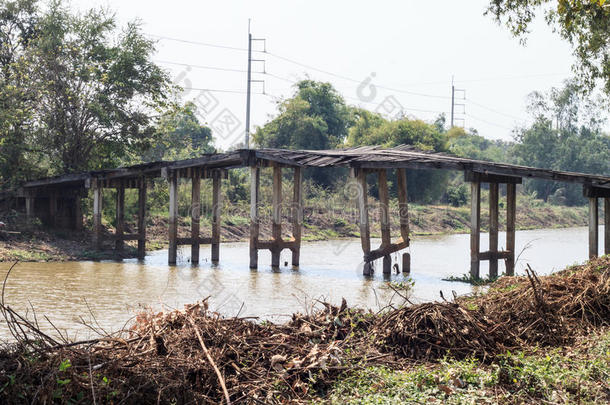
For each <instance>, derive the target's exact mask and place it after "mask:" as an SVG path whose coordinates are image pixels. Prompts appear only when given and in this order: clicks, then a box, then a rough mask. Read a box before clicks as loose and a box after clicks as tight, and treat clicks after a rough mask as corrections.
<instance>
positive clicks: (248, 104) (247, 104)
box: [246, 19, 267, 149]
mask: <svg viewBox="0 0 610 405" xmlns="http://www.w3.org/2000/svg"><path fill="white" fill-rule="evenodd" d="M252 41H263V51H262V52H266V51H267V49H266V48H267V46H266V41H265V40H264V39H261V38H252V33H250V19H248V86H247V91H246V149H250V95H251V89H252V86H251V85H252V82H260V83H263V94H265V81H264V80H252V62H262V63H263V71H262V72H255V73H265V60H264V59H252Z"/></svg>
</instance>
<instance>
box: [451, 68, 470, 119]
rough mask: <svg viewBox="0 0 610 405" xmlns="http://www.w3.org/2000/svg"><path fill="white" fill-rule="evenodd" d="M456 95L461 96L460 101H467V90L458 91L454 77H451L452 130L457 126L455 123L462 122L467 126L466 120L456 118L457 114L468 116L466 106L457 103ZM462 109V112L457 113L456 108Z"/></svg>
mask: <svg viewBox="0 0 610 405" xmlns="http://www.w3.org/2000/svg"><path fill="white" fill-rule="evenodd" d="M455 93H458V94H460V95H461V97H460V98H458V100H463V101H465V100H466V90H465V89H456V88H455V85H454V82H453V76H451V128H453V127H454V126H455V121H462V123H463V124H465V122H464V121H465V120H464V118H456V117H455V116H456V115H457V114H460V115H465V114H466V104H464V103H457V104H456V102H455V100H456V98H455ZM456 106H457V107H462V112H456V111H455V107H456Z"/></svg>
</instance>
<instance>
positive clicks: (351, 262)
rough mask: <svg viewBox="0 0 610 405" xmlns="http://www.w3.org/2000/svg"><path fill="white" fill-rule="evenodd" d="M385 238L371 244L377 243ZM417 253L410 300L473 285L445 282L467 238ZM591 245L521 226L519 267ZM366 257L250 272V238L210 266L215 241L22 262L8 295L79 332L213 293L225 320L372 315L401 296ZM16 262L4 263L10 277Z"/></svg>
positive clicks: (328, 246) (417, 243)
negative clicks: (139, 254) (335, 309)
mask: <svg viewBox="0 0 610 405" xmlns="http://www.w3.org/2000/svg"><path fill="white" fill-rule="evenodd" d="M503 240H504V235H503V234H501V235H500V241H503ZM600 242H601V241H600ZM378 243H379V241H373V245H374V246H375V245H376V244H378ZM501 245H502V242H500V247H501ZM530 245H531V246H530ZM527 246H530V247H529V248H526V247H527ZM524 248H526V249H525V250H524V251H522V250H523V249H524ZM481 249H482V250H485V249H487V237H486V235H483V236H482V239H481ZM410 251H411V257H412V265H411V267H412V272H411V275H410V276H411V277H412V279H413V280H414V281H415V287H414V289H413V291H412V295H411V300H412V301H416V302H417V301H419V302H421V301H429V300H437V299H439V294H440V291H442V292H443V294H444V296H445V297H446V298H449V297H452V294H453V292H455V293H456V294H466V293H469V292H471V291H472V290H471V287H470V286H469V285H467V284H463V283H455V282H454V283H451V282H447V281H443V280H442V279H443V278H445V277H448V276H451V275H461V274H464V273H465V272H466V271H467V270H468V266H469V263H470V258H469V237H468V235H450V236H441V237H420V238H416V239H415V240H414V241H413V242H412V246H411V248H410ZM587 251H588V250H587V230H586V228H571V229H560V230H536V231H521V232H517V253H519V252H521V255H520V259H519V262H518V263H517V271H518V272H519V271H523V268H524V266H525V264H526V263H529V264H531V266H532V267H533V268H534V269H536V270H537V271H539V272H540V273H541V274H545V273H549V272H551V271H553V270H558V269H561V268H563V267H565V266H566V265H569V264H572V263H575V262H582V261H583V260H585V259H586V254H587ZM600 251H601V250H600ZM361 257H362V254H361V250H360V241H359V240H357V239H350V240H336V241H324V242H314V243H305V244H304V245H303V247H302V250H301V264H302V265H301V267H300V268H299V269H293V268H292V267H291V266H287V267H281V268H280V269H279V270H272V269H271V268H270V266H268V265H267V264H268V263H270V262H271V257H270V253H269V252H265V251H262V252H260V253H259V264H260V268H259V269H258V270H250V269H249V268H248V262H249V258H248V246H247V244H246V243H230V244H223V245H222V246H221V263H220V264H219V265H217V266H216V265H212V264H211V263H210V262H209V259H210V251H209V246H204V247H202V251H201V258H202V263H201V264H200V265H198V266H193V265H191V264H190V263H189V261H188V258H189V249H188V248H185V249H183V250H181V251H180V256H179V263H178V265H177V266H173V267H169V266H167V264H166V262H167V252H166V251H158V252H153V253H152V254H150V255H149V256H147V257H146V258H145V260H143V261H138V260H135V259H133V260H125V261H123V262H67V263H20V264H19V265H18V266H17V267H16V268H15V269H14V271H13V273H12V274H11V276H10V279H9V281H8V283H7V289H6V301H7V303H9V304H10V305H11V306H12V307H13V308H15V309H17V310H19V311H21V312H25V311H26V310H28V308H30V305H31V307H33V308H34V309H35V310H36V312H37V313H38V314H40V315H42V314H44V315H47V316H48V317H49V319H51V320H52V321H53V323H54V324H55V325H56V326H57V327H58V328H60V329H61V330H66V331H68V333H69V335H70V336H72V337H74V336H78V337H79V338H85V337H88V336H90V335H91V331H90V330H89V329H87V328H85V327H84V326H83V325H82V324H80V323H81V321H83V320H84V321H85V322H87V323H89V324H94V325H99V328H101V329H104V330H115V329H117V328H120V327H122V326H123V324H124V323H125V322H126V321H127V320H129V319H130V317H132V316H133V315H134V314H135V313H136V312H138V311H140V310H142V308H149V307H150V308H153V309H155V310H159V309H161V308H183V306H184V304H186V303H192V302H195V301H197V300H201V299H204V298H206V297H210V301H209V302H210V305H211V308H212V309H216V310H218V311H219V312H221V313H223V314H225V315H227V316H235V315H238V314H239V315H240V316H257V317H260V319H270V320H274V321H282V320H285V319H286V317H287V316H290V314H292V313H293V312H295V311H306V310H310V309H311V307H312V306H313V305H315V303H316V302H317V300H320V301H330V302H332V303H335V304H339V303H340V302H341V298H345V299H346V300H347V302H348V303H349V304H350V305H352V306H359V307H364V308H370V309H372V310H374V311H377V310H379V309H381V308H383V307H385V306H386V305H388V303H389V302H391V301H392V300H394V302H397V301H398V302H399V299H398V297H397V296H396V295H395V293H394V292H393V291H392V290H391V289H388V288H387V287H386V282H385V281H384V278H383V275H382V274H381V262H379V263H377V265H376V268H377V269H378V270H377V272H376V273H375V275H374V276H373V277H372V278H364V277H363V276H362V267H361V263H360V258H361ZM397 258H398V256H396V258H395V259H397ZM285 261H288V262H290V252H289V251H285V252H283V254H282V257H281V261H280V263H282V264H283V263H284V262H285ZM9 266H10V264H9V263H3V264H1V265H0V269H1V270H2V274H5V273H6V270H7V269H8V267H9ZM503 270H504V268H503V263H500V271H503ZM481 272H482V274H486V272H487V266H486V264H482V266H481ZM391 280H392V281H397V282H407V281H409V278H408V277H406V276H404V275H402V274H399V275H392V276H391ZM30 311H31V310H30ZM40 318H41V317H39V320H41V319H40ZM41 323H42V326H43V328H45V329H46V330H49V329H50V326H49V325H45V324H44V322H41ZM7 335H8V330H7V328H6V325H2V324H0V336H7Z"/></svg>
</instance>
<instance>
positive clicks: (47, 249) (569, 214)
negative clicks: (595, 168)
mask: <svg viewBox="0 0 610 405" xmlns="http://www.w3.org/2000/svg"><path fill="white" fill-rule="evenodd" d="M372 203H373V204H374V203H375V202H374V201H373V202H372ZM518 206H519V209H518V210H517V229H518V230H526V229H541V228H567V227H578V226H586V225H587V211H586V208H585V207H566V206H557V205H551V204H546V203H543V202H542V201H540V200H535V199H531V198H529V197H526V196H519V199H518ZM409 209H410V228H411V234H412V235H413V238H417V237H418V236H421V235H443V234H453V233H467V232H469V224H470V209H469V207H467V206H462V207H452V206H446V205H417V204H410V205H409ZM375 212H376V210H375V208H373V210H371V213H372V215H371V216H372V217H373V214H374V213H375ZM11 218H12V220H11V221H7V223H8V229H7V230H9V231H12V233H8V234H6V233H4V234H0V261H5V262H6V261H15V260H19V261H69V260H105V259H121V258H130V257H135V254H136V249H135V246H136V245H135V242H127V243H126V246H125V250H124V252H123V253H122V254H120V255H119V254H117V252H115V251H114V249H113V246H112V243H111V241H110V239H108V238H107V240H106V242H105V244H104V249H103V250H102V251H97V250H96V249H95V248H94V247H93V246H92V245H91V239H92V237H91V232H90V230H89V229H91V224H90V222H89V223H86V226H85V230H84V231H80V232H74V231H62V230H55V231H50V230H48V229H45V228H43V227H41V226H36V225H32V224H29V225H25V224H24V221H23V219H22V218H19V215H17V214H15V213H13V215H12V217H11ZM481 219H482V229H483V231H484V230H485V229H487V224H488V215H487V209H486V205H485V204H483V207H482V213H481ZM284 220H285V222H286V223H287V222H288V221H289V219H288V218H285V219H284ZM504 223H505V212H504V211H503V210H502V211H501V212H500V230H503V226H504V225H503V224H504ZM249 224H250V219H249V205H248V204H247V203H246V202H242V203H237V204H232V205H231V206H230V208H229V209H227V210H226V215H223V217H222V231H221V235H222V241H223V242H238V241H247V240H248V238H249ZM105 225H106V227H105V233H106V235H108V236H110V235H111V234H112V233H113V232H114V229H113V227H112V225H111V223H110V222H106V223H105ZM126 226H127V229H126V232H128V233H129V232H132V231H134V230H135V229H136V228H135V221H129V220H127V224H126ZM167 228H168V225H167V217H164V216H162V215H161V214H157V215H154V214H151V215H150V217H149V219H148V223H147V250H148V251H154V250H158V249H163V248H167ZM284 229H285V230H286V229H288V230H289V229H290V227H289V226H285V227H284ZM392 231H393V234H394V235H397V234H399V228H398V223H397V221H393V224H392ZM201 233H202V235H209V234H211V222H210V218H209V217H206V216H204V217H203V218H202V223H201ZM371 233H372V236H373V237H379V233H380V229H379V221H377V220H376V219H374V218H372V221H371ZM179 235H184V236H187V235H190V218H187V217H184V216H183V217H181V220H180V223H179ZM261 235H262V237H263V238H270V237H271V223H270V220H269V217H268V216H263V217H262V226H261ZM285 236H287V237H288V236H290V235H289V234H288V233H285ZM353 237H359V232H358V226H357V223H356V220H355V218H354V212H352V211H349V210H346V209H344V208H343V209H337V208H332V207H331V208H328V207H324V206H321V205H313V204H312V205H306V206H305V209H304V218H303V240H304V241H316V240H328V239H338V238H353Z"/></svg>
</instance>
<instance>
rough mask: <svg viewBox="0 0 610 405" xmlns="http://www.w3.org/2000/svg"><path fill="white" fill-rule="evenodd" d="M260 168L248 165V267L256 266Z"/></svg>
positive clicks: (253, 267) (254, 267)
mask: <svg viewBox="0 0 610 405" xmlns="http://www.w3.org/2000/svg"><path fill="white" fill-rule="evenodd" d="M259 192H260V168H259V167H258V166H253V167H250V268H251V269H256V268H257V267H258V235H259V216H258V202H259V197H260V195H259Z"/></svg>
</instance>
